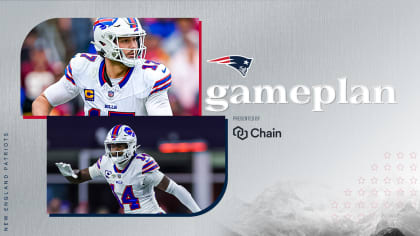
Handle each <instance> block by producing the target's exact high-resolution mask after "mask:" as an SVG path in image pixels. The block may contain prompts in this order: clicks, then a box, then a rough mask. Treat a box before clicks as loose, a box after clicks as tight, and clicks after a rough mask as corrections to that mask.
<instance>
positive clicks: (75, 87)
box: [44, 53, 172, 116]
mask: <svg viewBox="0 0 420 236" xmlns="http://www.w3.org/2000/svg"><path fill="white" fill-rule="evenodd" d="M105 73H106V72H105V59H104V58H103V57H101V56H99V55H96V54H88V53H79V54H76V55H75V56H74V57H73V58H72V59H71V60H70V62H69V64H68V65H67V67H66V69H65V71H64V76H63V78H62V79H61V80H64V81H65V82H62V83H64V84H65V89H66V90H67V91H68V93H69V94H70V96H73V97H74V96H77V94H80V95H81V97H82V99H83V101H84V112H85V115H86V116H99V115H101V116H114V115H117V116H134V115H137V116H139V115H140V116H142V115H148V109H147V104H146V103H147V101H148V99H150V98H151V97H153V96H157V95H158V94H159V95H163V96H165V98H166V100H167V101H166V102H168V103H169V100H168V99H167V90H168V89H169V87H170V86H171V84H172V79H171V73H170V71H169V69H168V68H166V67H165V66H164V65H163V64H159V63H155V62H152V61H144V63H143V64H142V65H141V66H140V65H139V66H135V67H131V68H129V70H128V72H127V73H126V74H125V75H124V77H122V78H119V79H109V82H110V83H111V84H112V86H111V85H110V84H109V82H107V80H106V74H105ZM44 94H45V95H46V97H47V99H48V100H49V101H50V104H52V105H53V106H56V105H58V104H54V103H55V102H52V100H54V99H51V97H53V95H51V94H53V93H51V91H48V89H47V90H46V91H45V92H44ZM60 102H61V101H60ZM169 110H170V107H169ZM166 113H167V112H166ZM170 113H171V112H170ZM169 115H171V114H169Z"/></svg>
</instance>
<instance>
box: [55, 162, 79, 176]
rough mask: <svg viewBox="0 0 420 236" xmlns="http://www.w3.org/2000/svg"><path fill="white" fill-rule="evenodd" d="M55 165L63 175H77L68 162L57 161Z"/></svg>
mask: <svg viewBox="0 0 420 236" xmlns="http://www.w3.org/2000/svg"><path fill="white" fill-rule="evenodd" d="M55 165H56V166H57V167H58V170H60V172H61V174H62V175H63V176H64V177H66V176H71V177H73V178H75V179H77V175H76V174H75V173H74V171H73V169H72V168H71V165H70V164H67V163H63V162H58V163H55Z"/></svg>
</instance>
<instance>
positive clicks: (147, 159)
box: [136, 153, 160, 174]
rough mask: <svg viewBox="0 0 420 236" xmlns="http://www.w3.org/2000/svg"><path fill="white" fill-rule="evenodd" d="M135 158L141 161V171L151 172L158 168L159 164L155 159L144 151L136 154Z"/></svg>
mask: <svg viewBox="0 0 420 236" xmlns="http://www.w3.org/2000/svg"><path fill="white" fill-rule="evenodd" d="M136 159H140V160H142V161H143V167H142V173H143V174H145V173H148V172H152V171H154V170H158V169H159V168H160V166H159V164H158V163H157V162H156V161H155V159H154V158H153V157H152V156H150V155H149V154H146V153H141V154H138V155H137V156H136Z"/></svg>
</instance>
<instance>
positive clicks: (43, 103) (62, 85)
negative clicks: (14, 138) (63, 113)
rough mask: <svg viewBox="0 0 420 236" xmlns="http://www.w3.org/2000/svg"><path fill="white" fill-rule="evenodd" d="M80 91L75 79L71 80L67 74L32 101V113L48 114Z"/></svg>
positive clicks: (37, 114)
mask: <svg viewBox="0 0 420 236" xmlns="http://www.w3.org/2000/svg"><path fill="white" fill-rule="evenodd" d="M78 92H79V90H78V88H77V87H76V84H75V83H74V80H73V81H70V80H69V79H68V78H67V77H66V76H63V77H62V78H61V79H60V80H59V81H57V82H56V83H55V84H52V85H51V86H49V87H48V88H47V89H46V90H45V91H44V92H43V93H42V94H41V95H40V96H38V97H37V98H36V99H35V101H34V102H33V103H32V114H33V115H34V116H48V115H49V114H50V112H51V109H52V108H53V107H55V106H58V105H61V104H63V103H66V102H68V101H70V100H71V99H73V98H74V97H76V96H77V94H78Z"/></svg>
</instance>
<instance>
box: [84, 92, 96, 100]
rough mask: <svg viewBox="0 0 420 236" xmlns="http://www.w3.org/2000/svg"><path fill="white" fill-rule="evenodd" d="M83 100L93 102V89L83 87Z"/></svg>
mask: <svg viewBox="0 0 420 236" xmlns="http://www.w3.org/2000/svg"><path fill="white" fill-rule="evenodd" d="M85 100H86V101H91V102H93V101H94V100H95V90H93V89H85Z"/></svg>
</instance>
